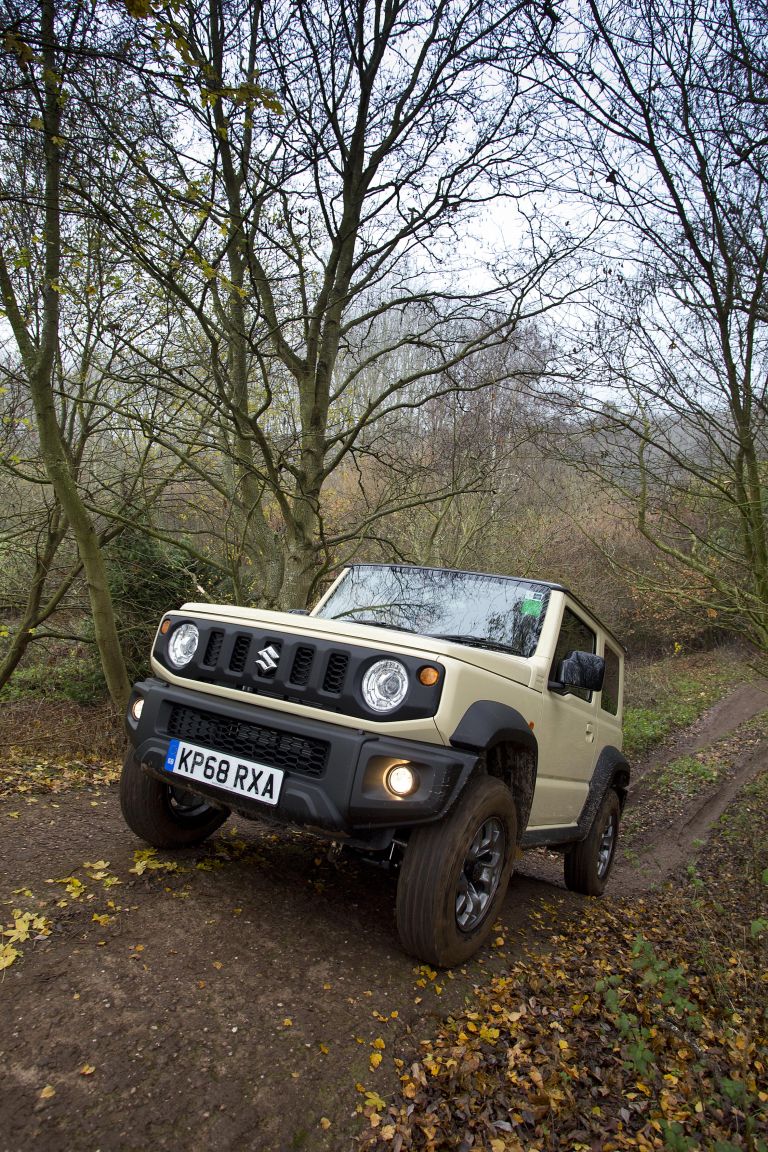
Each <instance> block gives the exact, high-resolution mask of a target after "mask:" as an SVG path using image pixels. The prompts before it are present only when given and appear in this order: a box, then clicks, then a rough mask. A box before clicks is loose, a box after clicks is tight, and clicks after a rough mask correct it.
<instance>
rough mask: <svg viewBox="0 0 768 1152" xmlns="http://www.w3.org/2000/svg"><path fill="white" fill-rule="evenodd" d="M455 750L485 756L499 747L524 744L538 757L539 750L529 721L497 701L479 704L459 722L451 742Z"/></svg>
mask: <svg viewBox="0 0 768 1152" xmlns="http://www.w3.org/2000/svg"><path fill="white" fill-rule="evenodd" d="M450 741H451V744H452V746H453V747H454V748H468V749H471V750H472V751H473V752H484V751H485V750H486V749H487V748H493V746H494V745H495V744H503V743H510V744H520V745H522V747H523V748H525V749H526V750H527V751H529V752H532V753H533V755H534V757H535V756H536V755H537V753H538V750H539V746H538V743H537V741H536V737H535V736H534V734H533V732H532V731H531V729H530V727H529V726H528V721H527V720H526V719H525V718H524V717H523V716H522V715H521V714H520V713H519V712H518V711H517V709H516V708H510V707H509V706H508V705H507V704H499V703H498V702H497V701H495V700H476V701H475V703H474V704H472V705H470V707H469V708H468V709H467V711H466V712H465V713H464V715H463V716H462V718H461V720H460V721H459V724H458V727H457V728H456V730H455V731H454V733H453V735H452V736H451V738H450Z"/></svg>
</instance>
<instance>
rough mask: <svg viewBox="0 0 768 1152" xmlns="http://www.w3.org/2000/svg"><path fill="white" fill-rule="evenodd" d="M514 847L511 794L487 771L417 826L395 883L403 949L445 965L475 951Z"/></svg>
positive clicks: (498, 901) (495, 908)
mask: <svg viewBox="0 0 768 1152" xmlns="http://www.w3.org/2000/svg"><path fill="white" fill-rule="evenodd" d="M516 844H517V818H516V814H515V804H514V800H513V798H512V794H511V792H510V790H509V788H507V786H506V785H505V784H503V783H502V782H501V780H497V779H495V778H494V777H489V776H478V777H476V778H475V779H473V780H470V782H469V784H468V785H467V787H466V789H465V791H464V794H463V795H462V796H461V797H460V799H459V801H458V803H457V804H456V805H455V806H454V808H453V810H452V811H451V812H450V813H449V815H448V816H447V817H446V818H445V819H444V820H442V821H441V822H440V823H439V824H427V825H424V826H423V827H421V828H416V829H415V830H414V832H412V833H411V838H410V840H409V841H408V846H407V848H406V851H405V859H404V861H403V867H402V871H401V874H400V880H399V883H398V886H397V930H398V934H399V936H400V941H401V943H402V945H403V947H404V948H405V950H406V952H410V953H411V954H412V955H413V956H416V957H418V959H419V960H423V961H426V962H427V963H429V964H436V965H438V966H439V967H443V968H444V967H449V966H451V965H453V964H460V963H462V962H463V961H464V960H467V959H468V958H469V957H470V956H471V955H472V954H473V953H474V952H476V951H477V950H478V948H480V946H481V945H482V944H483V942H484V941H485V940H486V939H487V937H488V935H489V933H490V931H491V928H492V926H493V922H494V920H495V919H496V916H497V915H498V912H499V909H500V908H501V905H502V903H503V900H504V895H505V893H506V890H507V883H508V881H509V876H510V873H511V871H512V865H513V863H514V858H515V850H516Z"/></svg>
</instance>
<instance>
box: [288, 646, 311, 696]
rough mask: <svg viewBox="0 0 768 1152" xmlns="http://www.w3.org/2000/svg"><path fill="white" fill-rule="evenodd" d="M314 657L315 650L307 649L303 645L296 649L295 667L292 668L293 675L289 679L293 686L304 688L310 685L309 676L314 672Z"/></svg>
mask: <svg viewBox="0 0 768 1152" xmlns="http://www.w3.org/2000/svg"><path fill="white" fill-rule="evenodd" d="M314 657H315V650H314V648H307V647H305V645H303V644H302V645H301V647H299V648H297V649H296V655H295V656H294V658H293V667H292V668H291V675H290V677H289V680H290V683H291V684H298V685H300V686H302V685H304V684H308V683H309V674H310V672H311V671H312V661H313V660H314Z"/></svg>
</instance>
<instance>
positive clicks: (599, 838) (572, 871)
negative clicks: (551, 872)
mask: <svg viewBox="0 0 768 1152" xmlns="http://www.w3.org/2000/svg"><path fill="white" fill-rule="evenodd" d="M620 818H621V805H620V804H619V798H618V796H617V795H616V793H615V792H614V790H613V789H612V788H610V789H609V790H608V791H607V792H606V794H605V796H604V797H603V801H602V803H601V805H600V807H599V808H598V810H597V815H596V816H595V819H594V821H593V822H592V827H591V828H590V830H589V835H588V836H587V838H586V840H582V841H581V842H580V843H579V844H576V845H574V847H573V848H572V849H571V850H570V852H566V854H565V861H564V871H565V886H566V888H570V890H571V892H581V894H582V895H583V896H602V894H603V892H604V891H605V886H606V884H607V883H608V877H609V875H610V872H611V866H612V864H613V859H614V856H615V855H616V845H617V843H618V840H619V820H620Z"/></svg>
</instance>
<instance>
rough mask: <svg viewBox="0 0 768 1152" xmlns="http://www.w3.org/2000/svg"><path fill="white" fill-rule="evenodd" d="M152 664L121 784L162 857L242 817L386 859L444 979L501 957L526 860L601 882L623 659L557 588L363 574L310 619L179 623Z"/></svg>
mask: <svg viewBox="0 0 768 1152" xmlns="http://www.w3.org/2000/svg"><path fill="white" fill-rule="evenodd" d="M152 669H153V672H154V677H153V678H151V679H147V680H144V681H141V682H140V683H138V684H136V685H135V686H134V689H133V694H132V696H131V700H130V702H129V707H128V714H127V728H128V734H129V737H130V741H131V748H130V750H129V754H128V756H127V758H126V762H125V766H124V769H123V775H122V780H121V803H122V809H123V814H124V816H125V819H126V821H127V823H128V825H129V826H130V828H132V829H133V831H134V832H136V833H137V834H138V835H139V836H141V837H142V838H143V839H144V840H146V841H147V842H148V843H149V844H153V845H155V846H156V847H159V848H173V847H179V846H182V845H190V844H196V843H199V842H200V841H201V840H203V839H205V837H206V836H209V835H210V834H211V833H212V832H213V831H215V829H216V828H218V827H219V826H220V825H221V824H222V823H223V821H224V820H226V818H227V816H228V814H229V813H230V812H231V811H234V812H237V813H239V814H240V815H241V816H245V817H249V818H258V819H264V818H268V819H273V820H277V821H280V822H282V823H290V824H294V825H300V826H302V827H304V828H306V829H309V830H311V831H313V832H317V833H319V834H321V835H323V836H325V837H328V838H329V839H332V840H335V841H339V842H341V843H343V844H344V845H346V846H347V847H349V848H350V849H353V850H355V851H358V852H362V853H365V854H367V855H369V856H371V857H374V858H376V859H377V860H380V861H381V860H386V861H389V862H390V863H391V864H392V866H393V867H395V868H398V869H399V873H400V874H399V880H398V889H397V926H398V931H399V935H400V939H401V942H402V944H403V947H404V948H405V949H406V950H407V951H408V952H410V953H412V954H413V955H414V956H417V957H418V958H419V959H421V960H424V961H427V962H429V963H431V964H436V965H443V966H444V965H452V964H457V963H459V962H461V961H463V960H465V959H466V958H467V957H468V956H470V955H471V954H472V953H473V952H474V951H475V950H476V949H477V948H478V947H480V945H481V944H482V943H483V941H484V940H485V938H486V936H487V935H488V933H489V932H490V930H491V926H492V924H493V921H494V919H495V917H496V915H497V913H498V911H499V908H500V906H501V904H502V901H503V899H504V894H505V891H506V888H507V881H508V879H509V876H510V873H511V871H512V866H513V862H514V860H515V857H516V855H517V853H518V850H519V849H520V848H527V847H532V846H535V845H546V846H548V847H550V848H555V849H558V850H560V851H562V852H563V853H564V859H565V882H566V884H567V885H568V887H569V888H571V889H573V890H574V891H577V892H582V893H585V894H587V895H600V894H601V893H602V891H603V889H604V887H605V884H606V881H607V879H608V874H609V872H610V868H611V864H612V861H613V857H614V853H615V850H616V841H617V836H618V829H619V820H620V816H621V811H622V808H623V806H624V800H625V798H626V793H627V785H628V782H629V767H628V765H627V762H626V760H625V759H624V757H623V755H622V752H621V740H622V736H621V705H622V692H623V678H624V660H623V652H622V648H621V645H620V644H619V643H618V642H617V641H616V640H615V639H614V637H613V636H612V635H611V634H610V633H609V632H608V631H607V629H606V628H604V627H603V626H602V625H601V624H600V623H599V621H598V620H596V619H595V617H594V616H593V615H592V614H591V613H590V612H588V611H587V609H586V608H585V607H584V606H583V605H582V604H580V603H579V601H578V600H576V599H575V597H573V596H572V595H571V594H570V593H569V592H568V591H567V590H566V589H565V588H562V587H560V586H559V585H557V584H548V583H544V582H538V581H533V580H521V579H513V578H510V577H506V576H492V575H485V574H481V573H476V572H457V571H450V570H446V569H438V568H418V567H410V566H406V565H393V564H356V565H352V566H350V567H348V568H345V569H344V571H343V572H342V573H341V575H340V576H339V578H338V579H337V580H336V582H335V583H334V584H333V586H332V587H331V588H330V589H329V591H328V592H327V594H326V595H325V596H324V597H323V599H322V600H321V601H320V603H319V604H318V605H317V606H316V607H315V608H314V609H313V610H312V612H310V613H308V614H307V613H293V612H268V611H261V610H254V609H248V608H237V607H232V606H229V605H218V604H185V605H184V606H183V607H182V608H181V610H180V611H178V612H169V613H168V614H167V615H166V616H165V617H164V619H163V621H162V622H161V624H160V628H159V629H158V632H157V636H156V638H155V642H154V647H153V650H152Z"/></svg>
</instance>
